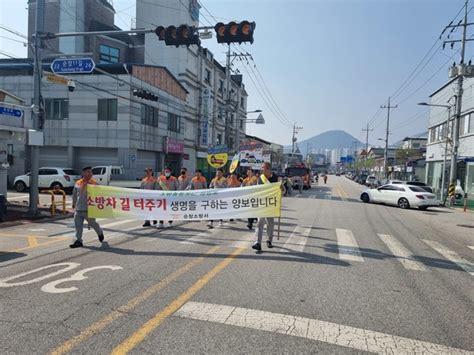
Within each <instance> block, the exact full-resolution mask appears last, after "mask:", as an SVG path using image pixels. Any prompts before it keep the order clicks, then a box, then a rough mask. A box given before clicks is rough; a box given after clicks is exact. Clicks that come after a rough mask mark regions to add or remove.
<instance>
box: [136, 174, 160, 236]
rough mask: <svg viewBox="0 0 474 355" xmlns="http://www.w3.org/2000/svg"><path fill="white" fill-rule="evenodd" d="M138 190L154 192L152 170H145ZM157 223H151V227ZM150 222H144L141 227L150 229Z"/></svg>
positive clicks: (154, 180) (154, 183)
mask: <svg viewBox="0 0 474 355" xmlns="http://www.w3.org/2000/svg"><path fill="white" fill-rule="evenodd" d="M140 189H142V190H156V179H155V177H154V176H153V169H152V168H146V169H145V177H144V178H143V179H142V182H141V184H140ZM156 223H157V221H153V225H156ZM150 226H151V224H150V221H149V220H146V221H145V223H144V224H143V227H150Z"/></svg>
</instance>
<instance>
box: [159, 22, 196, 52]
mask: <svg viewBox="0 0 474 355" xmlns="http://www.w3.org/2000/svg"><path fill="white" fill-rule="evenodd" d="M155 33H156V35H157V36H158V40H160V41H165V43H166V45H167V46H176V47H179V46H181V45H185V46H188V47H189V46H190V45H192V44H195V45H197V46H200V45H201V40H200V39H199V34H198V33H197V31H196V27H194V26H188V25H181V26H179V27H177V28H176V27H175V26H168V27H163V26H158V27H157V28H156V29H155Z"/></svg>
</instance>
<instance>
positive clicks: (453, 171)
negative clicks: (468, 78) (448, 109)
mask: <svg viewBox="0 0 474 355" xmlns="http://www.w3.org/2000/svg"><path fill="white" fill-rule="evenodd" d="M468 2H469V1H468V0H466V2H465V5H464V22H463V24H462V27H463V30H462V40H461V63H460V73H459V76H458V85H457V94H456V95H457V97H456V117H455V118H454V127H453V128H454V129H453V153H452V154H451V169H450V172H449V181H450V185H451V186H454V187H455V186H456V180H457V176H456V175H457V162H458V151H459V121H460V120H461V111H462V95H463V83H464V73H465V71H464V54H465V50H466V32H467V26H468V23H467V13H468V11H467V5H468Z"/></svg>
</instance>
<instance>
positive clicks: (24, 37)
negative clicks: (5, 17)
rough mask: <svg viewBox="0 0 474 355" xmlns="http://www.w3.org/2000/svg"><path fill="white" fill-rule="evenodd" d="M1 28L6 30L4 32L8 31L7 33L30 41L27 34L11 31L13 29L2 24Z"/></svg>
mask: <svg viewBox="0 0 474 355" xmlns="http://www.w3.org/2000/svg"><path fill="white" fill-rule="evenodd" d="M0 28H1V29H2V30H4V31H7V32H10V33H12V34H14V35H15V36H18V37H21V38H23V39H28V36H27V35H25V34H23V33H21V32H18V31H16V30H14V29H11V28H9V27H7V26H5V25H1V24H0Z"/></svg>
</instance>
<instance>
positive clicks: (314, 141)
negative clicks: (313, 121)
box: [285, 130, 363, 156]
mask: <svg viewBox="0 0 474 355" xmlns="http://www.w3.org/2000/svg"><path fill="white" fill-rule="evenodd" d="M354 142H357V146H358V147H362V146H363V144H362V142H360V141H359V140H357V139H356V138H354V137H353V136H351V135H350V134H349V133H347V132H345V131H341V130H334V131H327V132H324V133H321V134H318V135H317V136H314V137H311V138H308V139H305V140H303V141H300V142H298V147H299V149H300V151H301V153H302V154H303V156H304V155H306V149H307V147H309V150H310V151H311V150H312V151H315V150H318V149H338V148H354V145H355V143H354ZM285 148H286V149H285V150H287V149H291V146H288V147H285Z"/></svg>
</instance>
